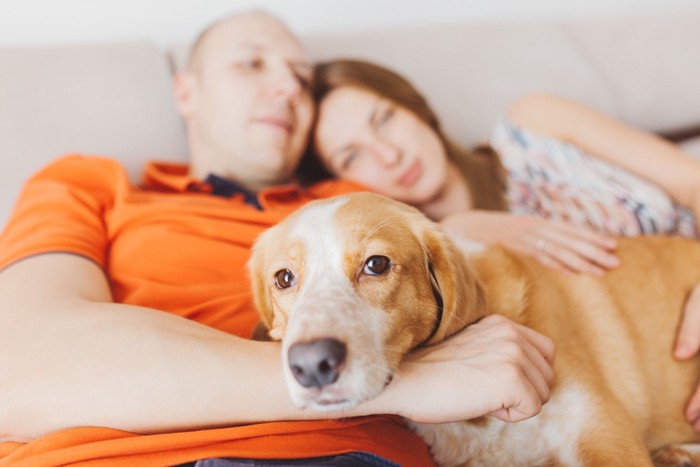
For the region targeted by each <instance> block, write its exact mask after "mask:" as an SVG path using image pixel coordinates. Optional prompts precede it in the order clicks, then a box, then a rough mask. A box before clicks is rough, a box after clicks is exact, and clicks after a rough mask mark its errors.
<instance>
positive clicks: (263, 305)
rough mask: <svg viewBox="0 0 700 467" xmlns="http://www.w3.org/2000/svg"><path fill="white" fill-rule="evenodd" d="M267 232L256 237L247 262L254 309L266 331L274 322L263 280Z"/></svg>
mask: <svg viewBox="0 0 700 467" xmlns="http://www.w3.org/2000/svg"><path fill="white" fill-rule="evenodd" d="M268 232H269V231H267V232H264V233H263V234H262V235H260V236H259V237H258V239H257V240H256V241H255V244H254V245H253V251H252V254H251V256H250V259H249V260H248V273H249V275H250V282H251V286H252V289H253V301H254V303H255V307H256V308H257V310H258V313H259V314H260V318H261V320H262V323H261V324H262V325H263V326H264V327H265V328H266V329H270V328H271V327H272V321H273V320H274V311H273V308H272V297H271V296H270V291H269V288H268V285H267V281H266V280H265V272H264V265H265V264H266V257H265V253H266V251H267V248H266V247H265V244H266V243H268V242H269V239H268V237H269V234H268Z"/></svg>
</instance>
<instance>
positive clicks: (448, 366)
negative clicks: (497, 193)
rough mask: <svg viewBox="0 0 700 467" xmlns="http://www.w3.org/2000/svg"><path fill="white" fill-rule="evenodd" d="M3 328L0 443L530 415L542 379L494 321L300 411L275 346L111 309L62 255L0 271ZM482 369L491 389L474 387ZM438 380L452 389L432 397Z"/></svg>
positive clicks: (544, 386)
mask: <svg viewBox="0 0 700 467" xmlns="http://www.w3.org/2000/svg"><path fill="white" fill-rule="evenodd" d="M0 330H2V331H1V332H2V335H0V343H1V344H0V345H2V349H1V351H0V374H2V375H3V378H1V379H0V438H4V439H14V440H28V439H32V438H35V437H38V436H41V435H43V434H46V433H48V432H51V431H55V430H59V429H63V428H69V427H76V426H86V425H92V426H106V427H111V428H119V429H124V430H128V431H134V432H141V433H150V432H166V431H177V430H187V429H195V428H205V427H214V426H223V425H235V424H240V423H246V422H261V421H271V420H290V419H314V418H338V417H347V416H355V415H368V414H376V413H394V414H404V415H407V416H410V417H412V418H415V419H417V420H418V421H422V420H424V421H430V422H447V421H455V420H461V419H464V418H465V417H467V416H468V417H477V416H480V415H484V414H487V413H491V412H494V415H496V416H498V417H500V418H504V419H507V420H516V419H522V418H526V417H529V416H532V415H534V414H536V413H537V412H539V410H540V407H541V405H542V403H544V402H546V400H547V399H548V398H549V388H548V386H549V384H551V382H552V373H551V359H552V356H553V347H552V345H551V342H550V341H549V340H548V339H547V338H545V337H544V336H541V335H539V334H537V333H535V332H534V331H531V330H529V329H527V328H524V327H522V326H519V325H516V324H515V323H512V322H510V321H508V320H507V319H505V318H503V317H499V316H494V317H489V318H486V319H484V320H482V322H480V323H478V324H477V325H475V326H472V327H470V328H467V329H466V330H465V331H463V332H462V333H460V334H458V335H457V336H455V337H453V338H452V339H450V340H449V341H447V342H445V343H441V344H438V345H435V346H431V347H430V348H426V350H424V351H423V352H418V353H417V354H416V355H414V356H412V357H411V358H409V359H408V360H407V361H406V362H405V364H404V365H402V367H401V368H399V372H398V374H397V378H396V379H395V381H394V382H393V383H392V384H391V385H390V386H389V388H388V389H387V391H385V393H384V394H383V395H382V396H380V397H378V398H377V399H375V400H373V401H371V402H370V403H367V404H362V405H360V406H358V407H356V408H355V409H352V410H349V411H347V412H330V413H329V412H312V411H308V410H307V411H302V410H299V409H296V408H295V407H293V405H292V404H291V402H290V398H289V397H288V395H287V392H286V389H285V387H284V382H283V378H282V371H281V368H280V346H279V344H277V343H274V342H254V341H250V340H246V339H241V338H237V337H234V336H231V335H228V334H225V333H222V332H220V331H217V330H214V329H211V328H208V327H206V326H203V325H200V324H197V323H195V322H192V321H189V320H186V319H184V318H180V317H176V316H172V315H169V314H168V313H164V312H159V311H156V310H152V309H147V308H141V307H136V306H129V305H123V304H116V303H112V302H111V297H110V292H109V288H108V286H107V282H106V279H105V276H104V274H103V272H102V271H101V269H100V268H99V267H98V266H97V265H96V264H95V263H93V262H92V261H90V260H88V259H85V258H83V257H81V256H77V255H72V254H64V253H52V254H44V255H39V256H34V257H30V258H27V259H25V260H22V261H20V262H18V263H16V264H14V265H12V266H10V267H8V268H7V269H6V270H4V271H3V272H2V273H0ZM484 374H489V375H491V376H492V378H491V379H490V381H492V382H493V385H492V386H493V387H489V388H485V387H484V386H483V385H475V384H474V380H475V378H482V379H483V375H484ZM435 381H439V382H441V384H446V385H448V386H449V387H450V388H451V390H450V391H449V394H448V395H446V396H445V397H441V398H435V397H433V396H432V394H433V393H432V392H431V391H430V390H428V388H430V387H432V385H433V383H434V382H435ZM465 394H474V395H475V396H478V397H474V398H467V399H465V397H464V395H465ZM450 395H451V397H448V396H450Z"/></svg>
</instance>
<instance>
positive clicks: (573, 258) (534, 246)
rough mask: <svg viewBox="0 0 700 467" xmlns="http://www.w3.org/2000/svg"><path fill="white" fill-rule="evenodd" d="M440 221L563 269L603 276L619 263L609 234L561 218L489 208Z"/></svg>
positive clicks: (448, 227) (472, 237) (487, 242)
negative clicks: (557, 219) (489, 209)
mask: <svg viewBox="0 0 700 467" xmlns="http://www.w3.org/2000/svg"><path fill="white" fill-rule="evenodd" d="M440 224H441V225H442V227H443V228H444V229H445V230H446V231H448V232H451V233H454V234H457V235H461V236H463V237H466V238H468V239H469V240H474V241H477V242H480V243H483V244H485V245H495V244H500V245H503V246H504V247H506V248H508V249H510V250H512V251H516V252H518V253H521V254H524V255H527V256H531V257H533V258H535V259H536V260H537V261H539V262H540V263H542V264H544V265H545V266H549V267H551V268H554V269H558V270H560V271H564V272H583V273H589V274H595V275H597V276H602V275H603V274H604V273H605V270H606V269H611V268H614V267H617V266H618V265H619V264H620V261H619V259H618V258H617V256H615V255H614V254H613V251H614V250H615V248H616V247H617V242H616V241H615V239H613V238H611V237H607V236H604V235H600V234H597V233H595V232H592V231H590V230H588V229H585V228H581V227H575V226H573V225H570V224H567V223H565V222H560V221H551V220H546V219H542V218H540V217H536V216H516V215H514V214H509V213H504V212H492V211H465V212H461V213H458V214H451V215H449V216H447V217H446V218H444V219H443V220H442V221H441V222H440Z"/></svg>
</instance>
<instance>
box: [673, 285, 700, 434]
mask: <svg viewBox="0 0 700 467" xmlns="http://www.w3.org/2000/svg"><path fill="white" fill-rule="evenodd" d="M698 350H700V285H696V286H695V287H694V288H693V290H692V292H691V293H690V296H689V297H688V300H687V301H686V303H685V308H684V309H683V317H682V318H681V325H680V326H679V327H678V334H677V335H676V342H675V344H674V348H673V356H674V357H676V359H678V360H681V361H685V360H690V359H691V358H693V357H695V356H697V355H698ZM685 418H686V420H687V421H688V423H690V424H691V425H693V429H694V430H695V431H697V432H700V385H699V386H698V387H697V388H695V390H694V392H693V395H692V396H691V398H690V401H689V402H688V405H687V406H686V408H685Z"/></svg>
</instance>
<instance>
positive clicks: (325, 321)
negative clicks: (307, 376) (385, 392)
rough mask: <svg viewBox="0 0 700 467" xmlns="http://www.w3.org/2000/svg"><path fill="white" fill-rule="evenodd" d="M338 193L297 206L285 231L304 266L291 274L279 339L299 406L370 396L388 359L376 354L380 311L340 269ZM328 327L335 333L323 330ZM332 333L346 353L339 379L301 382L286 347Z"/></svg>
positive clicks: (344, 403) (339, 405)
mask: <svg viewBox="0 0 700 467" xmlns="http://www.w3.org/2000/svg"><path fill="white" fill-rule="evenodd" d="M345 203H346V199H345V198H340V199H338V200H334V201H333V202H329V203H326V204H323V205H320V206H317V207H316V208H315V209H313V210H308V211H306V212H301V213H300V215H299V216H298V217H297V219H295V224H294V225H293V226H292V227H291V229H290V231H289V235H290V236H292V237H294V238H298V239H300V240H301V241H302V242H303V245H304V247H303V248H304V251H305V267H304V270H303V271H302V272H301V277H298V278H297V281H298V286H299V292H298V294H299V295H298V297H297V299H296V301H295V303H294V307H293V309H292V311H291V313H290V318H289V323H288V325H287V329H286V331H285V335H284V338H283V339H282V355H283V364H284V373H285V379H286V382H287V387H288V388H289V391H290V395H291V397H292V401H293V402H294V403H295V404H296V405H297V406H299V407H306V406H311V407H313V408H314V409H316V410H339V409H343V408H348V407H352V406H354V405H357V404H358V403H360V402H362V401H364V400H367V399H370V398H372V397H376V396H377V395H378V394H379V392H381V390H382V389H383V387H384V382H385V381H386V378H387V374H388V371H389V370H388V365H387V363H386V362H385V361H384V358H383V356H382V351H381V349H382V345H383V335H384V324H383V320H382V319H381V318H382V316H383V314H384V312H383V311H382V310H377V309H374V308H373V307H372V306H371V305H369V304H368V303H367V302H366V301H364V300H362V299H361V298H360V297H358V295H357V294H356V292H355V290H354V288H353V284H352V282H351V280H350V278H349V277H347V276H346V274H345V267H344V263H343V262H344V254H345V250H344V248H343V237H342V235H341V234H340V232H339V230H338V228H337V222H338V221H337V219H336V217H337V212H338V208H339V207H341V206H342V205H343V204H345ZM329 330H333V332H335V333H337V334H336V335H329V333H328V331H329ZM317 338H336V339H338V340H339V341H341V342H344V343H345V344H346V346H347V352H348V358H347V359H346V366H345V368H344V369H343V371H342V373H341V375H340V377H339V379H338V381H337V382H335V383H334V384H332V385H329V386H324V387H323V388H320V389H319V388H316V387H311V388H305V387H302V386H301V385H300V384H298V383H297V381H296V380H295V379H294V376H293V375H292V373H291V370H290V369H289V365H288V360H287V358H288V356H287V352H288V350H289V347H290V346H291V345H293V344H294V343H296V342H307V341H309V340H313V339H317Z"/></svg>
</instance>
